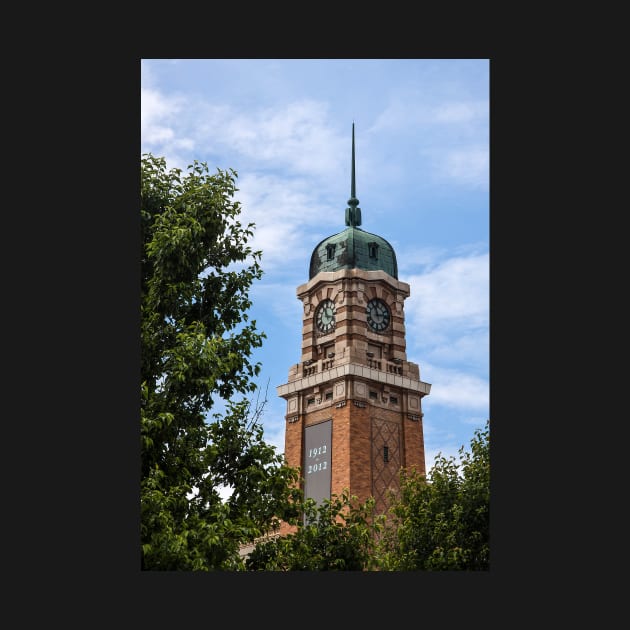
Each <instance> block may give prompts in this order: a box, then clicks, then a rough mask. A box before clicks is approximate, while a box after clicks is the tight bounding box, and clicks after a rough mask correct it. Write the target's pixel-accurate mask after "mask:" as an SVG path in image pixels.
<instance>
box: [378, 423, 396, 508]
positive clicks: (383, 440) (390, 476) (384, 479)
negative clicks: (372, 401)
mask: <svg viewBox="0 0 630 630" xmlns="http://www.w3.org/2000/svg"><path fill="white" fill-rule="evenodd" d="M384 446H386V447H387V455H388V458H387V459H388V461H385V458H384V452H383V447H384ZM401 465H402V460H401V449H400V425H398V424H397V423H395V422H389V421H387V420H381V419H379V418H373V419H372V495H373V496H374V500H375V501H376V509H377V511H378V512H384V511H385V510H386V509H387V505H388V501H387V491H388V490H389V489H390V488H391V489H398V471H399V470H400V467H401Z"/></svg>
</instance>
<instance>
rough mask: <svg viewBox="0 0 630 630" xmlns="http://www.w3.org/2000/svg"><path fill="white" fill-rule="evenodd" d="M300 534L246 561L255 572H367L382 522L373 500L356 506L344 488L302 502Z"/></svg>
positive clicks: (265, 546)
mask: <svg viewBox="0 0 630 630" xmlns="http://www.w3.org/2000/svg"><path fill="white" fill-rule="evenodd" d="M300 510H301V512H302V516H303V519H301V520H300V525H299V526H298V529H297V532H296V533H294V534H288V535H286V536H283V537H280V538H276V539H271V540H269V541H264V542H262V543H259V544H258V545H256V547H255V548H254V550H253V551H252V552H251V553H250V555H249V557H248V558H247V560H246V568H247V569H248V570H251V571H364V570H367V569H370V568H372V560H373V558H374V548H375V543H376V540H377V535H378V532H379V531H380V527H381V524H380V521H381V519H380V518H379V517H378V516H375V514H374V499H373V498H368V499H367V500H366V501H365V502H364V503H362V504H357V502H356V497H354V496H353V497H351V496H350V495H349V494H348V491H347V490H345V491H344V492H343V493H342V495H341V496H337V495H333V496H332V497H331V499H325V500H323V501H322V502H321V503H320V504H317V503H316V502H315V501H314V500H313V499H306V500H305V501H303V502H301V503H300Z"/></svg>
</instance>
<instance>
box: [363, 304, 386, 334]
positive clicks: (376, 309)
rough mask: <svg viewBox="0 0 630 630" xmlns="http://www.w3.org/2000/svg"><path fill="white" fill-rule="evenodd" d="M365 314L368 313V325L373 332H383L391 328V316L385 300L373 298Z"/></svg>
mask: <svg viewBox="0 0 630 630" xmlns="http://www.w3.org/2000/svg"><path fill="white" fill-rule="evenodd" d="M365 312H366V313H367V321H368V324H369V326H370V328H371V329H372V330H375V331H376V332H381V331H382V330H385V329H386V328H387V327H388V326H389V320H390V319H391V316H390V313H389V308H388V306H387V304H385V302H383V300H379V299H378V298H373V299H372V300H370V301H369V302H368V303H367V307H366V309H365Z"/></svg>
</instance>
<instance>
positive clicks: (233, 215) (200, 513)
mask: <svg viewBox="0 0 630 630" xmlns="http://www.w3.org/2000/svg"><path fill="white" fill-rule="evenodd" d="M187 170H188V172H187V174H185V175H184V174H182V171H181V169H177V168H174V169H171V170H167V168H166V161H165V159H164V158H159V157H154V156H152V155H151V154H144V155H143V156H142V160H141V213H140V220H141V236H142V239H141V240H142V252H141V330H140V337H141V410H140V411H141V413H140V415H141V487H140V491H141V497H140V499H141V527H140V531H141V545H142V551H141V566H142V568H143V569H151V570H216V569H239V568H243V564H242V561H241V560H240V558H239V554H238V549H239V546H240V545H241V544H243V543H245V542H248V541H251V540H253V539H254V538H256V537H257V536H260V535H261V534H262V533H264V532H266V531H267V530H269V529H270V528H272V527H273V526H274V523H275V522H276V520H277V519H278V518H282V519H284V520H287V521H290V519H291V518H292V517H293V516H294V514H295V508H294V507H292V505H293V504H292V503H291V501H290V498H291V492H292V491H291V490H290V487H291V484H292V483H293V482H294V481H295V479H296V472H295V471H294V470H293V469H290V468H288V467H287V466H285V465H284V458H283V456H281V455H277V454H276V452H275V448H274V447H272V446H269V445H267V444H266V443H265V442H264V441H263V431H262V427H261V426H260V423H259V418H260V414H261V413H262V409H263V408H264V401H263V403H257V404H256V406H255V408H252V403H251V402H250V401H249V400H248V399H247V395H248V394H249V395H252V394H253V393H254V392H255V391H256V389H257V386H256V385H255V383H254V382H253V378H254V377H255V376H257V375H258V374H259V372H260V365H259V364H254V363H253V362H252V360H251V356H252V351H253V349H255V348H258V347H260V346H261V345H262V341H263V339H264V337H265V335H264V333H261V332H259V331H258V330H257V329H256V322H255V321H254V320H252V321H249V318H248V315H247V310H248V309H249V308H250V306H251V301H250V298H249V295H248V291H249V288H250V286H251V284H252V283H253V281H254V280H256V279H260V277H261V276H262V269H261V267H260V259H261V254H262V253H261V252H260V251H253V250H252V249H251V247H250V246H249V245H248V242H249V240H250V238H251V237H252V236H253V228H254V224H252V223H250V224H247V225H242V224H241V222H240V221H239V215H240V213H241V207H240V204H239V202H238V201H235V200H234V199H233V197H234V193H235V192H236V191H237V190H238V189H237V188H236V187H235V181H236V178H237V174H236V172H235V171H233V170H231V169H230V170H229V171H222V170H221V169H217V172H216V173H215V174H213V175H211V174H210V173H209V171H208V166H207V164H206V163H205V162H198V161H197V160H195V161H194V162H193V164H191V165H189V166H188V167H187ZM218 401H223V402H224V404H225V412H224V413H223V414H217V413H215V414H214V415H212V420H210V421H208V419H209V417H210V416H209V413H210V411H211V409H212V407H213V405H214V404H215V403H216V402H218ZM223 486H227V487H229V488H232V494H231V496H230V497H229V499H228V500H226V501H224V500H222V498H221V495H220V490H221V488H222V487H223Z"/></svg>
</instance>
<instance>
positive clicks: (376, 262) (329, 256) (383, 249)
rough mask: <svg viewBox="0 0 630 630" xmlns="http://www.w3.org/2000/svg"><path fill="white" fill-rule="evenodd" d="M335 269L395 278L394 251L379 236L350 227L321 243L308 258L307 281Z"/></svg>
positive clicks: (396, 272) (396, 270) (396, 273)
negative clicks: (357, 270)
mask: <svg viewBox="0 0 630 630" xmlns="http://www.w3.org/2000/svg"><path fill="white" fill-rule="evenodd" d="M339 269H365V270H367V271H376V270H378V269H381V270H382V271H385V272H386V273H388V274H389V275H390V276H392V277H394V278H396V279H398V264H397V263H396V254H395V252H394V248H393V247H392V246H391V245H390V244H389V243H388V242H387V241H386V240H385V239H384V238H381V237H380V236H377V235H376V234H370V232H365V231H364V230H362V229H361V228H358V227H355V226H352V225H351V226H350V227H347V228H346V229H345V230H344V231H343V232H339V233H338V234H333V235H332V236H329V237H328V238H325V239H324V240H323V241H321V242H320V243H319V244H318V245H317V246H316V247H315V249H314V250H313V253H312V255H311V266H310V269H309V280H310V279H311V278H314V277H315V276H316V275H317V274H318V273H319V272H320V271H338V270H339Z"/></svg>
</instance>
